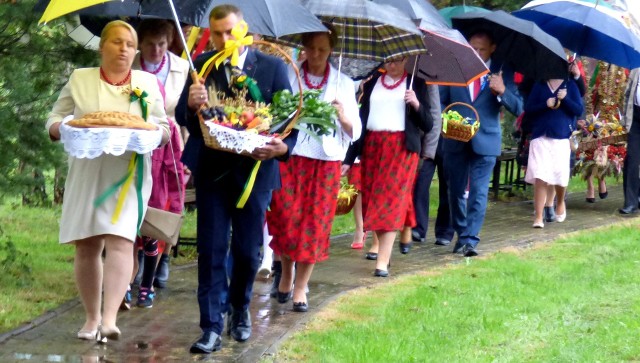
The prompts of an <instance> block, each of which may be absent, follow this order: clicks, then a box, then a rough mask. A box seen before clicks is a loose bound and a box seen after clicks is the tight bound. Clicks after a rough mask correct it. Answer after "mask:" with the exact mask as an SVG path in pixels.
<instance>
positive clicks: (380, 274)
mask: <svg viewBox="0 0 640 363" xmlns="http://www.w3.org/2000/svg"><path fill="white" fill-rule="evenodd" d="M373 276H375V277H388V276H389V271H387V270H380V269H378V268H377V269H376V270H375V271H374V272H373Z"/></svg>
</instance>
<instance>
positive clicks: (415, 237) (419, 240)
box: [411, 231, 424, 242]
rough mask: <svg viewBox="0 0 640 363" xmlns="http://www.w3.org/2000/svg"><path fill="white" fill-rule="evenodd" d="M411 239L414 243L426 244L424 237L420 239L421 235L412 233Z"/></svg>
mask: <svg viewBox="0 0 640 363" xmlns="http://www.w3.org/2000/svg"><path fill="white" fill-rule="evenodd" d="M411 239H412V240H413V242H424V237H420V233H418V232H416V231H411Z"/></svg>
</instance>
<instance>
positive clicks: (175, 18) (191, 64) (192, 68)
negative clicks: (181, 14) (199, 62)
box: [167, 0, 198, 82]
mask: <svg viewBox="0 0 640 363" xmlns="http://www.w3.org/2000/svg"><path fill="white" fill-rule="evenodd" d="M167 2H168V3H169V7H170V8H171V13H172V14H173V21H174V22H175V23H176V30H177V31H178V36H180V41H181V42H182V45H183V46H184V49H185V51H186V54H187V61H188V62H189V69H191V78H192V79H193V81H194V82H196V80H197V79H198V78H197V77H198V73H197V72H196V67H195V66H194V65H193V60H191V55H190V54H189V47H187V41H186V40H185V39H184V34H182V27H181V26H180V20H178V14H177V13H176V7H175V6H174V5H173V0H167ZM194 73H195V78H194Z"/></svg>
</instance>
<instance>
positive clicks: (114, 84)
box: [100, 67, 131, 86]
mask: <svg viewBox="0 0 640 363" xmlns="http://www.w3.org/2000/svg"><path fill="white" fill-rule="evenodd" d="M100 77H102V79H103V80H104V81H105V82H107V83H109V84H110V85H112V86H122V85H123V84H126V83H127V82H129V80H130V79H131V70H129V73H127V76H126V77H124V79H123V80H122V81H120V82H112V81H111V80H110V79H109V78H107V75H106V74H105V73H104V69H102V67H100Z"/></svg>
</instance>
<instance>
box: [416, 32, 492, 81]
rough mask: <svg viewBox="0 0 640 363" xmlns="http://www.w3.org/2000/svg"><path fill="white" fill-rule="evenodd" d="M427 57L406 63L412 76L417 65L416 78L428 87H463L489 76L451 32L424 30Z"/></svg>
mask: <svg viewBox="0 0 640 363" xmlns="http://www.w3.org/2000/svg"><path fill="white" fill-rule="evenodd" d="M423 39H424V44H425V47H426V48H427V53H426V54H421V55H418V56H415V58H412V59H409V61H408V62H407V65H406V67H407V71H408V72H413V67H414V65H415V62H416V61H417V62H418V63H417V71H416V72H414V73H415V74H416V75H417V76H419V77H421V78H423V79H425V80H426V81H427V83H429V84H438V85H449V86H466V85H468V84H469V83H471V82H473V81H474V80H475V79H476V78H478V77H481V76H483V75H485V74H487V73H489V69H488V68H487V66H486V64H485V63H484V62H483V61H482V59H480V57H479V56H478V54H477V53H476V51H475V50H474V49H473V48H471V46H470V45H469V43H467V40H466V39H465V38H464V37H463V36H462V34H460V32H459V31H457V30H454V29H443V30H432V31H426V30H424V38H423Z"/></svg>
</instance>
